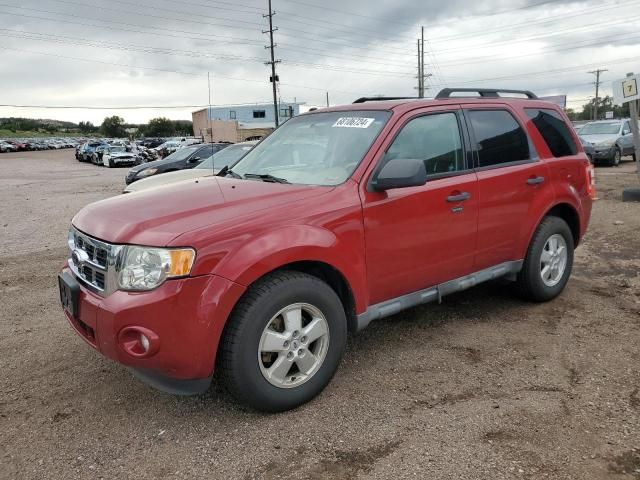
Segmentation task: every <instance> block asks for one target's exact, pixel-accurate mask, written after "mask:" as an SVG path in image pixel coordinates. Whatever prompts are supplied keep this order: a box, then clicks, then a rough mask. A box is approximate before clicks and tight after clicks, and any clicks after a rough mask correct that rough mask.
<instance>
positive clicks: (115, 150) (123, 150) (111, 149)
mask: <svg viewBox="0 0 640 480" xmlns="http://www.w3.org/2000/svg"><path fill="white" fill-rule="evenodd" d="M126 151H127V149H126V148H124V147H111V148H109V152H111V153H118V152H126Z"/></svg>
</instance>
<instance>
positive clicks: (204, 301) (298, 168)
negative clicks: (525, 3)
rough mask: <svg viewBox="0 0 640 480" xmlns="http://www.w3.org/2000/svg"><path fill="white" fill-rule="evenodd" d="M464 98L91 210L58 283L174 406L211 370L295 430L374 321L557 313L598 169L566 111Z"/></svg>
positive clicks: (446, 95) (318, 121) (374, 119)
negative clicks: (479, 309)
mask: <svg viewBox="0 0 640 480" xmlns="http://www.w3.org/2000/svg"><path fill="white" fill-rule="evenodd" d="M467 92H469V90H467V89H458V90H450V89H447V90H443V91H442V92H440V94H438V96H437V97H436V98H435V99H434V100H414V99H393V100H380V99H374V100H372V99H366V98H365V99H360V100H358V101H357V102H356V103H355V104H353V105H348V106H342V107H336V108H327V109H323V110H317V111H313V112H310V113H308V114H304V115H300V116H298V117H296V118H293V119H291V120H289V121H288V122H286V123H285V124H284V125H283V126H281V127H280V128H279V129H277V130H276V131H275V132H274V133H272V134H271V135H270V136H269V137H267V138H266V139H265V140H263V141H262V142H261V143H260V144H258V145H257V146H256V147H255V148H254V149H253V150H252V151H251V152H249V153H248V154H247V155H246V156H245V157H244V158H243V159H241V160H240V161H238V162H237V163H236V164H235V165H233V166H232V167H231V168H224V169H222V170H221V171H220V172H219V173H218V174H217V176H213V177H206V178H200V179H195V180H191V181H188V182H180V183H176V184H173V185H169V186H165V187H162V188H158V189H149V190H145V191H141V192H138V193H133V194H128V195H123V196H119V197H114V198H110V199H108V200H104V201H101V202H98V203H94V204H91V205H89V206H87V207H85V208H83V209H82V210H81V211H80V212H79V213H78V214H77V215H76V216H75V218H74V219H73V222H72V223H73V226H72V227H71V230H70V233H69V239H68V242H69V248H70V249H71V257H70V259H69V260H68V262H67V263H66V264H65V266H64V268H63V270H62V272H61V273H60V275H59V285H60V296H61V300H62V304H63V307H64V311H65V313H66V316H67V318H68V320H69V321H70V323H71V325H72V326H73V328H74V329H75V330H76V332H77V333H78V334H79V335H80V336H81V337H82V338H83V339H84V340H85V341H86V342H87V343H88V344H89V345H91V346H92V347H93V348H95V349H97V350H99V351H100V352H101V353H102V354H103V355H106V356H107V357H109V358H111V359H113V360H115V361H117V362H119V363H121V364H123V365H126V366H127V367H129V368H130V369H131V370H132V372H133V373H134V374H135V375H136V376H138V377H140V378H141V379H142V380H144V381H146V382H148V383H150V384H151V385H153V386H155V387H157V388H159V389H162V390H165V391H169V392H173V393H177V394H190V393H198V392H202V391H204V390H206V389H207V388H208V387H209V384H210V383H211V378H212V375H213V372H214V368H215V369H217V370H219V373H220V374H221V377H222V379H223V380H224V382H225V383H226V385H227V386H228V388H229V390H230V391H231V392H232V393H233V394H234V395H235V396H236V397H237V398H238V399H239V400H241V401H243V402H245V403H247V404H249V405H250V406H252V407H254V408H256V409H260V410H265V411H281V410H286V409H290V408H293V407H296V406H298V405H300V404H302V403H304V402H307V401H309V400H310V399H311V398H313V397H314V396H315V395H317V394H318V393H319V392H320V391H322V389H323V388H324V387H325V386H326V385H327V384H328V383H329V381H330V379H331V377H332V376H333V374H334V373H335V371H336V369H337V367H338V364H339V362H340V358H341V357H342V354H343V352H344V349H345V343H346V338H347V332H355V331H358V330H361V329H362V328H364V327H366V326H367V325H368V324H369V322H371V321H372V320H375V319H378V318H382V317H386V316H388V315H393V314H395V313H396V312H399V311H400V310H403V309H405V308H410V307H413V306H415V305H418V304H422V303H427V302H433V301H440V300H441V299H442V297H444V296H445V295H448V294H450V293H453V292H457V291H460V290H464V289H466V288H469V287H471V286H474V285H476V284H478V283H480V282H484V281H487V280H492V279H496V278H501V277H503V278H506V279H509V280H512V281H513V282H514V284H515V286H516V287H517V290H519V292H520V293H521V294H522V295H524V296H525V297H526V298H528V299H530V300H533V301H537V302H543V301H548V300H551V299H553V298H554V297H556V296H557V295H558V294H560V292H561V291H562V290H563V288H564V286H565V285H566V283H567V280H568V278H569V275H570V273H571V268H572V263H573V253H574V249H575V247H576V245H578V243H579V242H580V239H581V238H582V236H583V235H584V233H585V230H586V228H587V224H588V221H589V216H590V213H591V203H592V198H593V196H594V176H593V169H592V167H591V165H590V163H589V161H588V159H587V157H586V155H585V154H584V152H583V150H582V147H581V144H580V141H579V140H578V138H577V136H576V135H575V133H574V131H573V129H572V128H571V127H570V123H569V121H568V119H567V117H566V116H565V114H564V113H563V112H562V111H561V110H560V109H559V108H558V107H556V106H555V105H552V104H550V103H547V102H543V101H539V100H537V98H536V97H535V95H533V94H532V93H530V92H514V91H504V90H502V91H500V93H502V95H501V94H500V93H499V92H498V91H496V90H488V89H480V90H477V89H475V90H473V91H471V93H467ZM505 93H506V95H505ZM461 95H468V96H467V97H465V96H461ZM514 95H519V96H520V98H514Z"/></svg>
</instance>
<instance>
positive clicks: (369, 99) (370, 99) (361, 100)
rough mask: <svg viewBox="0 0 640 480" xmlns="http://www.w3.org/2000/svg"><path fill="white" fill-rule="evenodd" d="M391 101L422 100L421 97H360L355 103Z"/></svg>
mask: <svg viewBox="0 0 640 480" xmlns="http://www.w3.org/2000/svg"><path fill="white" fill-rule="evenodd" d="M390 100H420V98H419V97H360V98H358V99H357V100H354V101H353V103H367V102H385V101H390Z"/></svg>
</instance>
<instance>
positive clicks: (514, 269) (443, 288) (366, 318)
mask: <svg viewBox="0 0 640 480" xmlns="http://www.w3.org/2000/svg"><path fill="white" fill-rule="evenodd" d="M523 263H524V261H523V260H518V261H513V262H505V263H501V264H499V265H496V266H493V267H490V268H486V269H484V270H480V271H479V272H475V273H472V274H470V275H466V276H464V277H460V278H457V279H455V280H451V281H449V282H445V283H441V284H440V285H436V286H434V287H429V288H425V289H424V290H419V291H417V292H413V293H409V294H407V295H403V296H401V297H398V298H393V299H391V300H387V301H385V302H382V303H378V304H376V305H371V306H370V307H369V308H367V311H366V312H364V313H362V314H360V315H358V317H357V330H356V331H358V332H359V331H360V330H363V329H364V328H366V327H367V326H368V325H369V324H370V323H371V322H372V321H373V320H378V319H380V318H384V317H389V316H391V315H395V314H396V313H398V312H400V311H402V310H406V309H407V308H411V307H415V306H417V305H422V304H424V303H430V302H435V301H438V302H440V301H442V297H444V296H445V295H450V294H452V293H455V292H460V291H462V290H466V289H468V288H471V287H474V286H476V285H478V284H480V283H483V282H487V281H489V280H494V279H496V278H501V277H506V276H508V275H515V274H517V273H518V272H519V271H520V270H522V264H523Z"/></svg>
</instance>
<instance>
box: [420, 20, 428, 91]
mask: <svg viewBox="0 0 640 480" xmlns="http://www.w3.org/2000/svg"><path fill="white" fill-rule="evenodd" d="M421 32H422V35H421V36H422V38H421V40H420V52H421V55H422V56H421V57H420V66H421V69H420V82H422V95H420V98H424V94H425V88H424V81H425V80H426V78H427V77H425V76H424V27H421Z"/></svg>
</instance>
